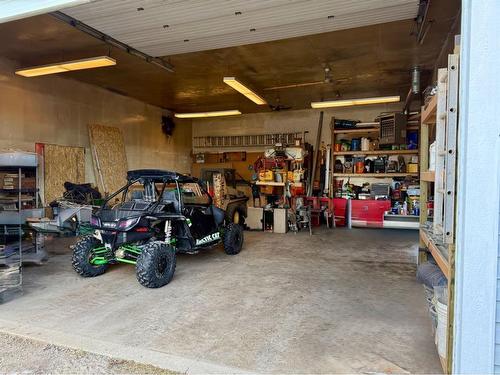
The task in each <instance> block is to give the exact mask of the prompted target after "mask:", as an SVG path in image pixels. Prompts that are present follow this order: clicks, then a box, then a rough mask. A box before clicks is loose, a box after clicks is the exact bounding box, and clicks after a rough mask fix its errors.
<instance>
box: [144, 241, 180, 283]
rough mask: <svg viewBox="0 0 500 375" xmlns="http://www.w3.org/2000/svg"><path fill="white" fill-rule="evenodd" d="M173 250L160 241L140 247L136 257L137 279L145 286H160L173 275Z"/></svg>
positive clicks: (174, 262) (174, 260)
mask: <svg viewBox="0 0 500 375" xmlns="http://www.w3.org/2000/svg"><path fill="white" fill-rule="evenodd" d="M175 264H176V258H175V250H174V249H173V248H172V247H171V246H168V245H166V244H164V243H161V242H151V243H149V244H146V245H144V246H143V247H142V251H141V254H140V255H139V257H138V258H137V263H136V265H135V272H136V276H137V281H139V283H141V285H143V286H145V287H146V288H160V287H162V286H164V285H167V284H168V283H169V282H170V281H171V280H172V278H173V277H174V272H175Z"/></svg>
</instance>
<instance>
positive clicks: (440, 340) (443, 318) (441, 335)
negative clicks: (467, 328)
mask: <svg viewBox="0 0 500 375" xmlns="http://www.w3.org/2000/svg"><path fill="white" fill-rule="evenodd" d="M436 312H437V329H436V342H437V348H438V354H439V356H440V357H441V358H446V344H447V343H446V339H447V337H446V336H447V335H446V333H447V331H448V306H446V305H445V304H444V303H441V302H439V300H436Z"/></svg>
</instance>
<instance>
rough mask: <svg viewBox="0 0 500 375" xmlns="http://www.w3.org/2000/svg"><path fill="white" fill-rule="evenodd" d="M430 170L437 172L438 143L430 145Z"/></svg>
mask: <svg viewBox="0 0 500 375" xmlns="http://www.w3.org/2000/svg"><path fill="white" fill-rule="evenodd" d="M429 170H430V171H435V170H436V141H434V142H432V143H431V144H430V145H429Z"/></svg>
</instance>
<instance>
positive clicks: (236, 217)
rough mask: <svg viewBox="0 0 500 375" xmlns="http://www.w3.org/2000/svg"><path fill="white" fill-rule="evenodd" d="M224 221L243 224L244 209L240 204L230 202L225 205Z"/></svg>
mask: <svg viewBox="0 0 500 375" xmlns="http://www.w3.org/2000/svg"><path fill="white" fill-rule="evenodd" d="M226 223H227V224H229V223H235V224H239V225H241V226H243V224H244V223H245V209H244V207H243V206H242V205H241V204H230V205H229V206H228V207H227V209H226Z"/></svg>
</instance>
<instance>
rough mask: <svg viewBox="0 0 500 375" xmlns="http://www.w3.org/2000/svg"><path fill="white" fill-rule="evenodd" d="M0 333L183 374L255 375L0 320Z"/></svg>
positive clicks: (245, 371)
mask: <svg viewBox="0 0 500 375" xmlns="http://www.w3.org/2000/svg"><path fill="white" fill-rule="evenodd" d="M0 332H2V333H6V334H9V335H13V336H18V337H22V338H26V339H31V340H38V341H43V342H46V343H47V344H52V345H57V346H64V347H67V348H70V349H75V350H82V351H87V352H90V353H94V354H99V355H104V356H107V357H111V358H114V359H122V360H126V361H134V362H137V363H141V364H147V365H152V366H156V367H160V368H162V369H166V370H170V371H175V372H179V373H183V374H250V373H252V374H255V372H254V371H248V370H243V369H239V368H235V367H228V366H220V365H217V364H214V363H209V362H206V361H199V360H195V359H191V358H184V357H180V356H176V355H172V354H168V353H163V352H160V351H155V350H146V349H141V348H138V347H130V346H126V345H121V344H116V343H112V342H106V341H102V340H97V339H93V338H90V337H84V336H77V335H71V334H67V333H62V332H59V331H54V330H48V329H44V328H40V327H36V326H34V325H32V324H30V325H25V324H19V323H17V322H10V321H7V320H3V319H0Z"/></svg>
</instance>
